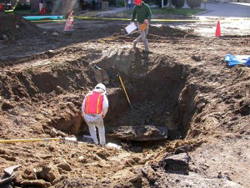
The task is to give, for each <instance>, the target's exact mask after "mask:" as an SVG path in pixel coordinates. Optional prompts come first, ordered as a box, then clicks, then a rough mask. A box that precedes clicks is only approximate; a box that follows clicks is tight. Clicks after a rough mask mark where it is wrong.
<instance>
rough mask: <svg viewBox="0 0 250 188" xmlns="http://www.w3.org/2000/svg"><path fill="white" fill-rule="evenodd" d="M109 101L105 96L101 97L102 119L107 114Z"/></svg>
mask: <svg viewBox="0 0 250 188" xmlns="http://www.w3.org/2000/svg"><path fill="white" fill-rule="evenodd" d="M108 108H109V101H108V98H107V96H106V95H103V105H102V117H103V118H104V117H105V116H106V114H107V112H108Z"/></svg>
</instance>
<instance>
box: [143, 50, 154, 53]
mask: <svg viewBox="0 0 250 188" xmlns="http://www.w3.org/2000/svg"><path fill="white" fill-rule="evenodd" d="M142 52H143V53H145V54H152V53H153V52H151V51H149V50H143V51H142Z"/></svg>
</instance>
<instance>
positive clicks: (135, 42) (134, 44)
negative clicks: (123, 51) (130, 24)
mask: <svg viewBox="0 0 250 188" xmlns="http://www.w3.org/2000/svg"><path fill="white" fill-rule="evenodd" d="M136 44H137V41H136V40H134V41H133V47H134V48H136Z"/></svg>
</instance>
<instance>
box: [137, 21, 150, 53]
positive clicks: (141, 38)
mask: <svg viewBox="0 0 250 188" xmlns="http://www.w3.org/2000/svg"><path fill="white" fill-rule="evenodd" d="M138 28H140V24H139V27H138ZM148 29H149V26H148V25H147V29H146V30H145V31H142V30H140V29H139V32H140V34H141V35H140V36H139V37H137V38H136V39H135V41H136V43H138V42H141V41H142V42H143V44H144V47H145V50H146V51H148V50H149V48H148V39H147V34H148Z"/></svg>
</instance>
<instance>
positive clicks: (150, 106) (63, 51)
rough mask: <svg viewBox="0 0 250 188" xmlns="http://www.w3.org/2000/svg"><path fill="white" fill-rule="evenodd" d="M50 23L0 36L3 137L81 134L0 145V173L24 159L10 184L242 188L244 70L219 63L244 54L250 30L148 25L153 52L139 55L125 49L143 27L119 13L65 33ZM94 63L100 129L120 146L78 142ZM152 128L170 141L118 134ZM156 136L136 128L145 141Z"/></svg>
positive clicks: (245, 167)
mask: <svg viewBox="0 0 250 188" xmlns="http://www.w3.org/2000/svg"><path fill="white" fill-rule="evenodd" d="M28 24H30V23H28ZM53 24H54V25H51V24H44V25H42V27H43V28H46V27H51V26H53V30H44V29H41V28H37V27H35V26H34V25H33V24H30V25H31V27H34V28H35V30H36V31H37V29H39V30H41V32H40V34H37V35H35V36H33V35H32V37H30V36H31V35H28V33H27V35H26V34H25V33H23V34H22V37H21V38H18V37H19V33H18V29H22V28H21V27H18V28H17V27H16V26H15V27H16V29H17V31H16V32H14V33H12V34H11V36H15V37H16V38H15V40H13V37H11V36H8V39H5V40H0V49H1V57H0V65H1V69H0V77H1V82H0V88H1V90H0V94H1V102H0V106H1V117H0V124H1V126H0V138H1V139H21V138H27V139H29V138H47V137H57V136H76V137H77V138H78V141H79V142H78V143H77V144H72V143H71V144H69V143H61V142H57V141H51V142H49V141H47V142H29V143H14V144H1V149H0V172H1V173H3V170H4V168H6V167H9V166H12V165H16V164H20V165H21V167H20V168H19V169H18V170H17V172H18V174H17V175H16V176H17V177H16V178H15V179H14V181H12V183H11V184H10V185H11V186H12V187H58V188H59V187H209V188H211V187H225V188H226V187H249V184H250V182H249V177H250V170H249V161H250V156H249V153H250V149H249V147H250V146H249V139H250V137H249V135H250V129H249V120H250V69H249V68H247V67H245V66H236V67H233V68H230V69H229V68H227V67H226V66H225V62H224V61H223V57H224V56H225V55H226V54H228V53H231V54H249V52H250V51H249V50H248V49H247V48H246V46H247V45H248V44H249V37H248V36H241V37H237V36H234V37H230V36H227V37H222V38H220V39H218V38H213V37H206V38H204V37H199V36H195V35H191V34H190V33H187V32H185V31H180V30H178V29H172V28H170V27H168V26H162V27H154V26H152V27H151V28H150V34H149V36H148V38H149V43H150V49H152V53H150V54H145V53H143V52H142V46H139V48H138V49H133V48H132V41H133V40H134V37H135V36H138V34H137V33H135V34H134V35H133V36H127V35H125V33H124V31H123V30H122V28H124V26H125V25H124V23H123V22H104V21H98V22H89V21H80V22H77V23H76V30H75V31H74V32H72V33H66V34H65V33H62V32H60V30H62V28H63V25H62V24H57V23H53ZM20 26H21V25H20ZM25 27H27V26H24V29H25ZM1 31H3V30H0V32H1ZM29 31H30V32H34V30H33V29H31V30H29ZM4 32H6V31H4ZM55 32H56V34H55ZM35 33H37V32H35ZM53 33H54V34H53ZM1 34H2V36H3V35H7V34H6V33H1ZM3 38H4V37H3ZM93 63H97V64H98V66H100V67H102V68H104V69H105V70H106V71H107V72H108V75H109V77H110V84H109V85H107V88H108V98H109V101H110V109H109V112H108V114H107V117H106V118H105V127H106V133H107V140H108V142H110V141H112V142H115V143H118V144H120V145H121V146H122V149H121V150H116V149H113V148H107V147H100V146H96V145H93V144H91V143H88V142H84V141H83V139H82V134H88V130H87V128H86V124H85V123H84V121H83V120H82V119H81V116H80V110H79V109H80V106H81V102H82V99H83V97H84V95H85V94H86V93H87V92H88V91H89V90H91V89H93V87H94V86H95V84H96V81H95V78H94V75H93V70H92V65H93ZM111 65H114V66H115V68H116V69H115V70H112V69H111V68H110V66H111ZM118 71H119V72H120V73H121V76H122V78H123V80H124V84H125V86H126V88H127V91H128V93H129V96H130V98H131V102H132V104H133V107H134V110H133V111H131V109H130V106H129V105H128V103H127V101H126V98H125V95H124V93H123V91H122V88H121V86H120V83H119V79H118V78H117V72H118ZM149 125H151V126H153V127H164V128H165V127H167V128H168V130H169V133H168V139H166V140H165V139H163V140H159V141H143V142H142V141H140V142H136V141H133V140H132V141H131V140H126V139H125V140H124V139H122V138H121V136H120V135H124V134H125V133H126V134H127V133H131V130H132V131H134V130H133V129H134V127H142V128H144V127H147V126H149ZM118 128H123V130H122V132H121V131H120V130H119V129H118ZM114 130H115V131H114ZM124 130H125V133H124ZM126 130H127V132H126ZM119 131H120V132H119ZM132 133H133V134H135V132H132ZM154 133H155V129H150V130H149V131H147V132H146V133H145V134H143V135H140V134H138V135H136V136H141V137H143V138H146V139H147V140H150V138H153V137H154V136H155V134H154ZM129 138H131V137H129ZM152 140H153V139H152ZM5 185H7V184H5ZM5 185H3V184H2V186H5Z"/></svg>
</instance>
